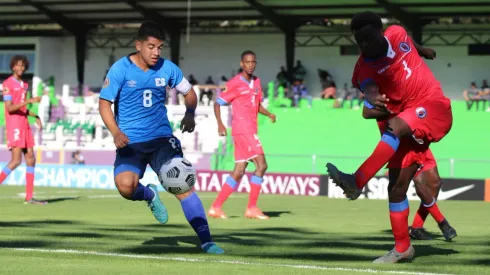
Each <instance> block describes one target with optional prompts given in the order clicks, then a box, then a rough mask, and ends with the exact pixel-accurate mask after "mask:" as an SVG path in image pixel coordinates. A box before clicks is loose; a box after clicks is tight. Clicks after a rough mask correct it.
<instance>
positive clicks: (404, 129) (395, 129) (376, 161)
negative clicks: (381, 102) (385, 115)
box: [327, 117, 412, 200]
mask: <svg viewBox="0 0 490 275" xmlns="http://www.w3.org/2000/svg"><path fill="white" fill-rule="evenodd" d="M411 135H412V129H411V128H410V126H409V125H408V124H407V123H406V122H405V121H404V120H403V119H401V118H399V117H394V118H392V119H390V120H389V122H388V127H387V129H386V131H385V132H384V134H383V135H382V136H381V140H380V141H379V143H378V145H377V146H376V148H375V149H374V151H373V153H372V154H371V156H370V157H369V158H368V159H367V160H366V161H364V163H363V164H362V165H361V166H360V167H359V169H357V171H356V172H355V173H354V175H349V174H346V173H343V172H341V171H340V170H338V168H337V167H335V165H333V164H331V163H327V169H328V173H329V176H330V177H331V178H332V179H333V181H334V182H335V183H336V184H337V185H338V186H339V187H340V188H342V190H343V191H344V193H345V195H346V196H347V197H348V198H349V199H351V200H355V199H357V198H358V197H359V195H360V194H361V191H362V189H363V188H364V186H365V185H366V184H367V183H368V181H369V180H370V179H371V178H372V177H374V175H376V173H377V172H378V171H379V170H380V169H381V168H383V166H384V165H385V164H386V163H387V162H388V161H389V160H390V158H391V157H392V156H393V155H394V154H395V153H396V151H397V150H398V146H399V145H400V140H401V138H403V137H409V136H411Z"/></svg>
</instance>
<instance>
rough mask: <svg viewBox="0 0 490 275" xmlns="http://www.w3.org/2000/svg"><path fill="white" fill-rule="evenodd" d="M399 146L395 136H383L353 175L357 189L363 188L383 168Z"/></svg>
mask: <svg viewBox="0 0 490 275" xmlns="http://www.w3.org/2000/svg"><path fill="white" fill-rule="evenodd" d="M399 144H400V141H399V140H398V138H397V137H396V136H394V135H392V134H387V133H385V134H383V136H382V137H381V141H380V142H379V143H378V145H377V146H376V149H374V152H373V153H372V154H371V156H370V157H369V158H368V159H367V160H366V161H364V163H363V164H362V165H361V167H359V169H357V171H356V173H355V174H354V175H355V177H356V184H357V187H358V188H359V189H362V188H364V186H365V185H366V184H367V183H368V181H369V180H370V179H371V178H372V177H374V175H376V173H377V172H378V171H379V170H380V169H381V168H383V165H385V164H386V163H387V162H388V161H389V160H390V158H391V157H392V156H393V155H394V154H395V152H396V150H397V149H398V145H399Z"/></svg>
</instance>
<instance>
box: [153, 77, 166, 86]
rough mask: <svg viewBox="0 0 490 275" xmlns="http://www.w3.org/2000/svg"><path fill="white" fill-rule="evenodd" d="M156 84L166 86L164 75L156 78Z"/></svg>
mask: <svg viewBox="0 0 490 275" xmlns="http://www.w3.org/2000/svg"><path fill="white" fill-rule="evenodd" d="M155 85H156V86H157V87H165V86H166V83H165V78H163V77H161V78H155Z"/></svg>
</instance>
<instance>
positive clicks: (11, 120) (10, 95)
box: [2, 76, 29, 131]
mask: <svg viewBox="0 0 490 275" xmlns="http://www.w3.org/2000/svg"><path fill="white" fill-rule="evenodd" d="M2 85H3V100H4V101H7V100H10V101H12V104H20V103H24V102H25V101H26V96H27V88H28V87H29V86H28V84H27V83H26V82H24V81H22V80H20V81H19V80H17V79H15V78H14V77H13V76H11V77H9V78H7V79H6V80H5V81H4V82H3V84H2ZM5 122H6V126H7V131H12V129H14V128H21V127H29V122H28V121H27V107H26V106H24V107H22V108H20V110H18V111H16V112H14V113H12V114H10V113H9V112H8V111H7V109H6V108H5Z"/></svg>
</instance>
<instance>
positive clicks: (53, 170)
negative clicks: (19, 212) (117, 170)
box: [0, 163, 164, 191]
mask: <svg viewBox="0 0 490 275" xmlns="http://www.w3.org/2000/svg"><path fill="white" fill-rule="evenodd" d="M5 165H7V163H0V167H2V168H3V167H5ZM113 173H114V169H113V166H110V165H75V164H73V165H72V164H70V165H68V164H67V165H57V164H39V165H36V169H35V173H34V185H35V186H48V187H66V188H93V189H116V185H115V184H114V174H113ZM25 179H26V166H25V165H21V166H19V167H18V168H17V169H15V170H14V171H12V173H10V175H9V176H8V178H7V179H6V180H5V182H4V183H3V184H6V185H25V183H26V180H25ZM140 182H141V183H142V184H144V185H147V184H150V183H153V184H155V185H157V186H158V189H159V190H161V191H164V189H163V188H162V186H161V184H160V182H159V180H158V176H157V175H156V174H155V173H154V172H153V170H152V169H151V168H150V167H148V168H147V169H146V172H145V175H144V177H143V179H141V180H140Z"/></svg>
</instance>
